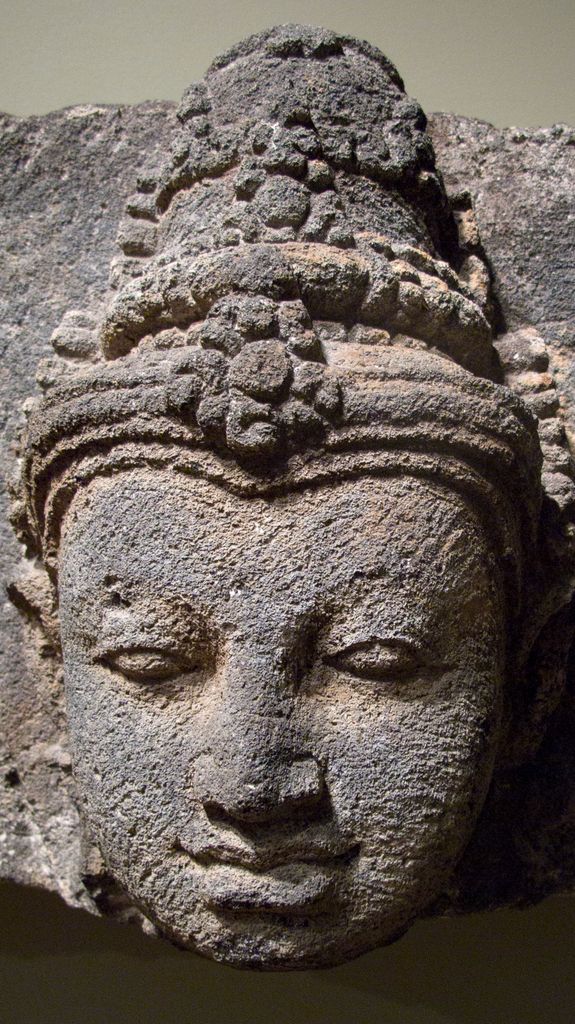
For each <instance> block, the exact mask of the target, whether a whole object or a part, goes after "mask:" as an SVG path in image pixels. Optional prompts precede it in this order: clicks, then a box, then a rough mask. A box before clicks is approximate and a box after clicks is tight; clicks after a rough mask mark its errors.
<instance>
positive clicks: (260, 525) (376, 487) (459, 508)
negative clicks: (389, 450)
mask: <svg viewBox="0 0 575 1024" xmlns="http://www.w3.org/2000/svg"><path fill="white" fill-rule="evenodd" d="M487 562H488V556H487V550H486V545H485V543H484V538H483V535H482V530H481V527H480V525H479V522H478V520H477V519H476V518H475V516H474V514H473V512H472V511H471V510H470V509H469V508H468V507H467V505H466V504H465V503H464V502H463V500H462V499H461V498H460V497H459V496H458V495H457V494H455V493H453V492H450V491H447V490H445V489H443V488H441V487H439V486H437V485H435V484H434V483H431V482H426V481H423V480H419V479H416V478H409V477H401V478H398V477H395V478H377V477H361V478H359V479H354V480H348V481H344V482H340V483H337V484H330V485H323V486H320V487H315V488H307V489H306V490H303V491H301V492H292V493H289V494H286V495H283V496H279V497H273V498H269V499H263V498H249V499H248V498H243V497H238V496H236V495H234V494H231V493H229V492H227V491H224V490H223V489H222V488H220V487H218V486H216V485H214V484H212V483H209V482H208V481H206V480H202V479H198V478H189V477H184V476H182V475H178V474H173V473H170V472H168V471H164V470H161V471H153V472H150V471H136V472H131V473H123V474H119V475H117V476H115V477H113V478H100V479H98V480H95V481H93V483H92V484H91V485H90V486H89V487H87V488H85V489H84V490H83V491H81V492H79V493H78V495H77V496H76V498H75V499H74V501H73V503H72V505H71V507H70V509H69V512H68V514H67V517H66V521H65V524H64V530H63V536H62V546H61V573H63V574H64V576H65V578H67V579H68V580H70V581H71V579H72V578H73V579H74V580H75V583H76V586H80V588H81V589H82V588H83V585H84V584H86V585H89V584H90V582H92V583H95V582H97V581H98V580H99V579H100V578H103V577H105V576H106V575H107V574H108V575H109V574H110V573H114V574H115V575H118V576H120V577H122V578H130V579H132V580H134V581H141V582H145V581H150V582H152V581H156V582H157V583H159V584H160V585H165V586H168V587H172V586H173V585H175V584H176V583H178V586H194V587H198V586H199V585H201V584H202V581H203V584H204V585H206V586H212V587H214V588H216V589H217V587H218V586H220V585H221V584H222V583H223V582H224V581H226V582H227V583H228V584H229V583H230V581H231V582H232V583H233V581H234V579H235V581H236V583H240V582H241V580H240V577H241V579H242V580H243V581H244V582H245V581H246V580H247V579H250V580H251V581H252V582H254V581H256V580H257V581H258V582H259V584H261V585H263V583H264V581H267V584H268V585H269V586H272V585H273V586H274V587H279V588H280V589H282V588H284V589H285V587H286V586H287V585H288V584H289V585H291V587H296V588H297V589H298V590H299V591H300V592H302V591H303V590H307V589H310V588H311V589H316V588H317V587H318V586H323V587H324V588H325V587H329V586H332V587H336V588H337V587H338V586H340V585H343V584H345V583H348V582H349V581H350V580H352V579H353V580H354V582H356V583H361V580H362V579H365V580H369V579H371V578H378V579H381V580H387V581H388V582H390V583H391V582H393V581H397V580H401V581H404V582H405V581H408V580H413V581H418V582H419V586H424V583H425V585H426V586H430V585H432V584H433V585H434V586H437V584H438V581H440V580H443V581H444V583H445V586H448V587H450V588H451V589H452V588H453V587H454V585H456V583H458V581H459V583H461V585H463V584H464V582H465V580H466V579H467V581H469V574H470V573H471V574H472V576H473V577H475V578H477V577H478V576H482V575H484V573H485V566H486V564H487ZM61 581H62V575H61ZM425 581H426V582H425Z"/></svg>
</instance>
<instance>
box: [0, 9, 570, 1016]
mask: <svg viewBox="0 0 575 1024" xmlns="http://www.w3.org/2000/svg"><path fill="white" fill-rule="evenodd" d="M285 21H302V22H311V23H314V24H323V25H326V26H328V27H332V28H335V29H339V30H342V31H345V32H349V33H352V34H354V35H358V36H362V37H364V38H368V39H369V40H370V41H371V42H373V43H375V44H377V45H378V46H379V47H381V49H383V50H384V52H385V53H386V54H387V55H388V56H389V57H390V58H391V59H392V60H393V61H394V62H395V63H396V64H397V65H398V67H399V70H400V72H401V73H402V75H403V76H404V78H405V81H406V84H407V87H408V90H409V91H410V92H411V94H412V95H414V96H416V97H417V98H418V99H419V100H420V102H421V103H422V104H423V106H424V108H425V109H426V110H428V111H432V110H454V111H457V112H458V113H462V114H467V115H469V116H472V117H479V118H483V119H485V120H489V121H492V122H493V123H495V124H496V125H499V126H503V125H511V124H515V125H522V126H534V125H540V124H541V125H545V124H546V125H548V124H552V123H553V122H557V121H567V122H571V123H573V122H574V121H575V83H574V74H573V53H574V51H575V45H574V44H575V3H574V2H573V0H547V3H546V4H544V3H542V2H535V0H498V2H496V0H379V2H378V0H355V2H353V3H352V2H350V0H345V2H342V0H332V2H321V0H307V2H302V0H268V2H267V3H265V4H264V3H261V2H257V0H228V2H225V0H162V2H158V0H44V2H42V0H11V2H8V0H0V109H1V110H4V111H6V112H8V113H11V114H17V115H26V114H30V113H35V114H41V113H45V112H47V111H49V110H54V109H56V108H58V107H61V106H65V105H70V104H76V103H85V102H92V103H102V102H107V103H118V102H121V103H133V102H137V101H140V100H144V99H159V98H162V99H177V98H178V96H179V94H180V93H181V92H182V90H183V89H184V87H185V86H186V85H187V84H188V83H189V82H190V81H191V80H192V79H194V78H197V77H200V76H201V75H202V73H203V71H204V69H205V67H206V66H207V64H208V63H209V61H210V59H211V58H212V57H213V56H214V55H215V54H216V53H218V52H219V51H221V50H223V49H225V48H226V47H227V46H228V45H230V44H232V43H233V42H235V41H236V40H237V39H239V38H241V37H242V36H243V35H246V34H248V33H249V32H253V31H256V30H258V29H260V28H264V27H266V26H269V25H272V24H274V23H278V22H285ZM0 244H1V243H0ZM574 1019H575V899H573V898H569V897H563V898H554V899H551V900H547V901H546V902H544V903H543V904H541V905H539V906H537V907H534V908H531V909H529V910H524V911H501V912H498V913H494V914H486V915H476V916H472V917H468V918H464V919H453V920H437V921H425V922H421V923H419V924H418V925H416V926H415V928H413V929H412V931H411V932H410V933H409V934H408V935H407V937H406V938H404V939H403V940H402V941H401V942H400V943H398V944H396V945H395V946H393V947H390V948H388V949H384V950H378V951H376V952H374V953H371V954H369V955H367V956H365V957H362V958H361V959H360V960H357V961H355V962H354V963H352V964H348V965H345V966H344V967H339V968H336V969H334V970H332V971H327V972H319V973H312V972H306V973H303V974H296V975H258V974H253V973H238V972H235V971H232V970H230V969H228V968H225V967H221V966H219V965H217V964H213V963H210V962H207V961H203V960H200V959H199V958H197V957H194V956H192V955H190V954H183V953H179V952H178V951H177V950H174V949H172V948H171V947H169V946H167V945H166V946H164V945H162V944H159V943H155V942H153V941H152V940H149V939H146V938H145V937H144V936H142V935H140V934H139V933H138V932H136V931H135V930H132V929H129V928H123V927H120V926H119V925H115V924H112V923H111V922H108V921H100V920H96V919H93V918H91V917H89V916H88V915H86V914H83V913H80V912H77V911H72V910H69V909H68V908H66V907H65V906H64V905H63V904H62V903H61V902H60V901H59V900H58V899H57V898H55V897H52V896H49V895H46V894H45V893H35V892H33V891H31V890H24V889H18V888H17V887H15V886H3V887H0V1024H228V1022H229V1024H232V1022H233V1024H244V1022H245V1024H376V1022H377V1024H572V1022H573V1021H574Z"/></svg>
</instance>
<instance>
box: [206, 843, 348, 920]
mask: <svg viewBox="0 0 575 1024" xmlns="http://www.w3.org/2000/svg"><path fill="white" fill-rule="evenodd" d="M349 860H350V854H349V853H346V854H344V855H343V856H340V857H334V858H333V859H331V860H329V861H316V862H315V863H314V862H303V861H294V862H292V863H289V864H281V865H279V866H278V867H275V868H270V869H269V870H267V871H256V870H255V869H254V868H250V867H243V866H240V865H238V864H229V863H225V862H222V861H215V860H214V861H213V862H212V863H210V864H208V865H201V864H199V862H198V861H195V862H194V863H195V864H196V865H197V867H198V868H199V869H200V870H201V871H202V872H203V876H204V877H203V888H204V899H205V901H206V903H207V905H208V906H210V907H212V908H213V909H215V910H228V911H235V912H241V913H260V914H261V913H268V914H282V913H289V914H298V913H299V914H309V913H311V912H316V913H317V912H320V911H321V910H322V909H323V906H324V904H325V903H326V901H327V900H328V898H329V897H330V896H331V895H332V893H333V889H334V886H335V881H336V877H337V874H338V873H339V871H341V868H342V867H343V866H345V865H347V864H348V863H349Z"/></svg>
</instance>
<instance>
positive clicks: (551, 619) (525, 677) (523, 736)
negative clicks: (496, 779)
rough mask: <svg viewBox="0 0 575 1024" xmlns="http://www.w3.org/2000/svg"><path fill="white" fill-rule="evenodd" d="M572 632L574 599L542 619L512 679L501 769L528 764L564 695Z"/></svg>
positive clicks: (574, 624)
mask: <svg viewBox="0 0 575 1024" xmlns="http://www.w3.org/2000/svg"><path fill="white" fill-rule="evenodd" d="M574 632H575V599H573V598H572V599H571V600H569V601H568V603H566V604H564V605H563V606H562V607H561V608H560V609H559V610H558V611H555V612H554V613H553V614H551V615H550V616H548V617H546V618H545V621H544V623H543V625H542V626H541V627H540V628H539V630H538V631H536V633H535V638H534V640H533V641H532V642H531V644H530V645H529V648H528V650H527V651H526V652H524V653H523V655H522V656H521V658H520V659H519V666H518V669H517V671H516V676H515V678H514V679H511V680H510V684H511V689H512V696H511V709H510V722H509V727H508V730H507V736H506V741H505V745H504V750H503V755H502V759H501V761H502V763H503V767H506V768H507V767H508V768H511V767H516V766H518V765H520V764H524V763H525V762H527V761H530V760H531V759H532V758H533V757H534V756H535V754H536V752H537V750H538V748H539V747H540V745H541V743H542V741H543V739H544V737H545V734H546V731H547V727H548V725H549V722H550V719H551V717H552V716H553V715H555V714H556V713H559V709H560V706H561V702H562V700H563V698H564V696H565V695H566V691H567V677H568V665H569V660H570V659H569V655H570V652H571V650H572V645H573V637H574Z"/></svg>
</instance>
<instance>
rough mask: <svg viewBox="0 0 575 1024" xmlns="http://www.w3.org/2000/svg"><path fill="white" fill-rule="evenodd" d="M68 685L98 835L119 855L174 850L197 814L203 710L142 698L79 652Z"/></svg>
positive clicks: (68, 669)
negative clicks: (196, 766)
mask: <svg viewBox="0 0 575 1024" xmlns="http://www.w3.org/2000/svg"><path fill="white" fill-rule="evenodd" d="M65 685H66V702H67V713H68V720H69V731H70V735H71V739H72V746H73V751H74V764H75V768H74V772H75V777H76V779H77V782H78V785H79V789H80V795H81V798H82V802H83V804H84V809H85V813H86V818H87V820H88V822H89V825H90V827H91V830H92V832H93V834H94V837H95V838H96V839H98V840H99V841H100V842H101V843H102V844H103V846H104V847H105V848H106V849H107V851H108V852H109V854H110V857H111V859H112V860H116V858H118V857H119V858H120V859H122V858H123V859H124V860H125V859H126V858H127V857H129V859H132V858H133V857H135V856H138V857H145V858H147V857H148V856H154V857H155V856H156V855H157V852H158V850H167V849H170V848H171V845H172V843H173V841H174V840H175V837H176V835H177V833H178V827H179V824H180V823H181V820H182V817H183V816H185V817H188V818H189V816H190V814H193V812H194V804H193V801H192V799H191V796H190V778H191V768H192V765H193V762H194V760H195V758H196V757H197V756H198V754H199V753H200V752H201V749H200V748H201V736H202V730H201V728H200V725H199V721H198V711H197V709H193V708H190V707H189V706H187V704H184V703H183V702H181V703H179V704H178V703H173V702H172V703H171V702H170V700H169V698H168V697H166V698H163V697H159V696H158V695H151V696H150V699H146V700H142V699H138V698H137V697H134V694H130V693H128V692H126V690H123V688H122V687H121V686H116V685H110V680H109V679H106V677H105V673H104V672H103V671H102V670H100V669H98V668H96V669H94V667H93V666H87V665H85V664H84V665H83V664H81V663H80V662H78V661H76V662H75V661H74V659H73V657H70V658H66V659H65ZM180 830H181V829H180Z"/></svg>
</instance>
